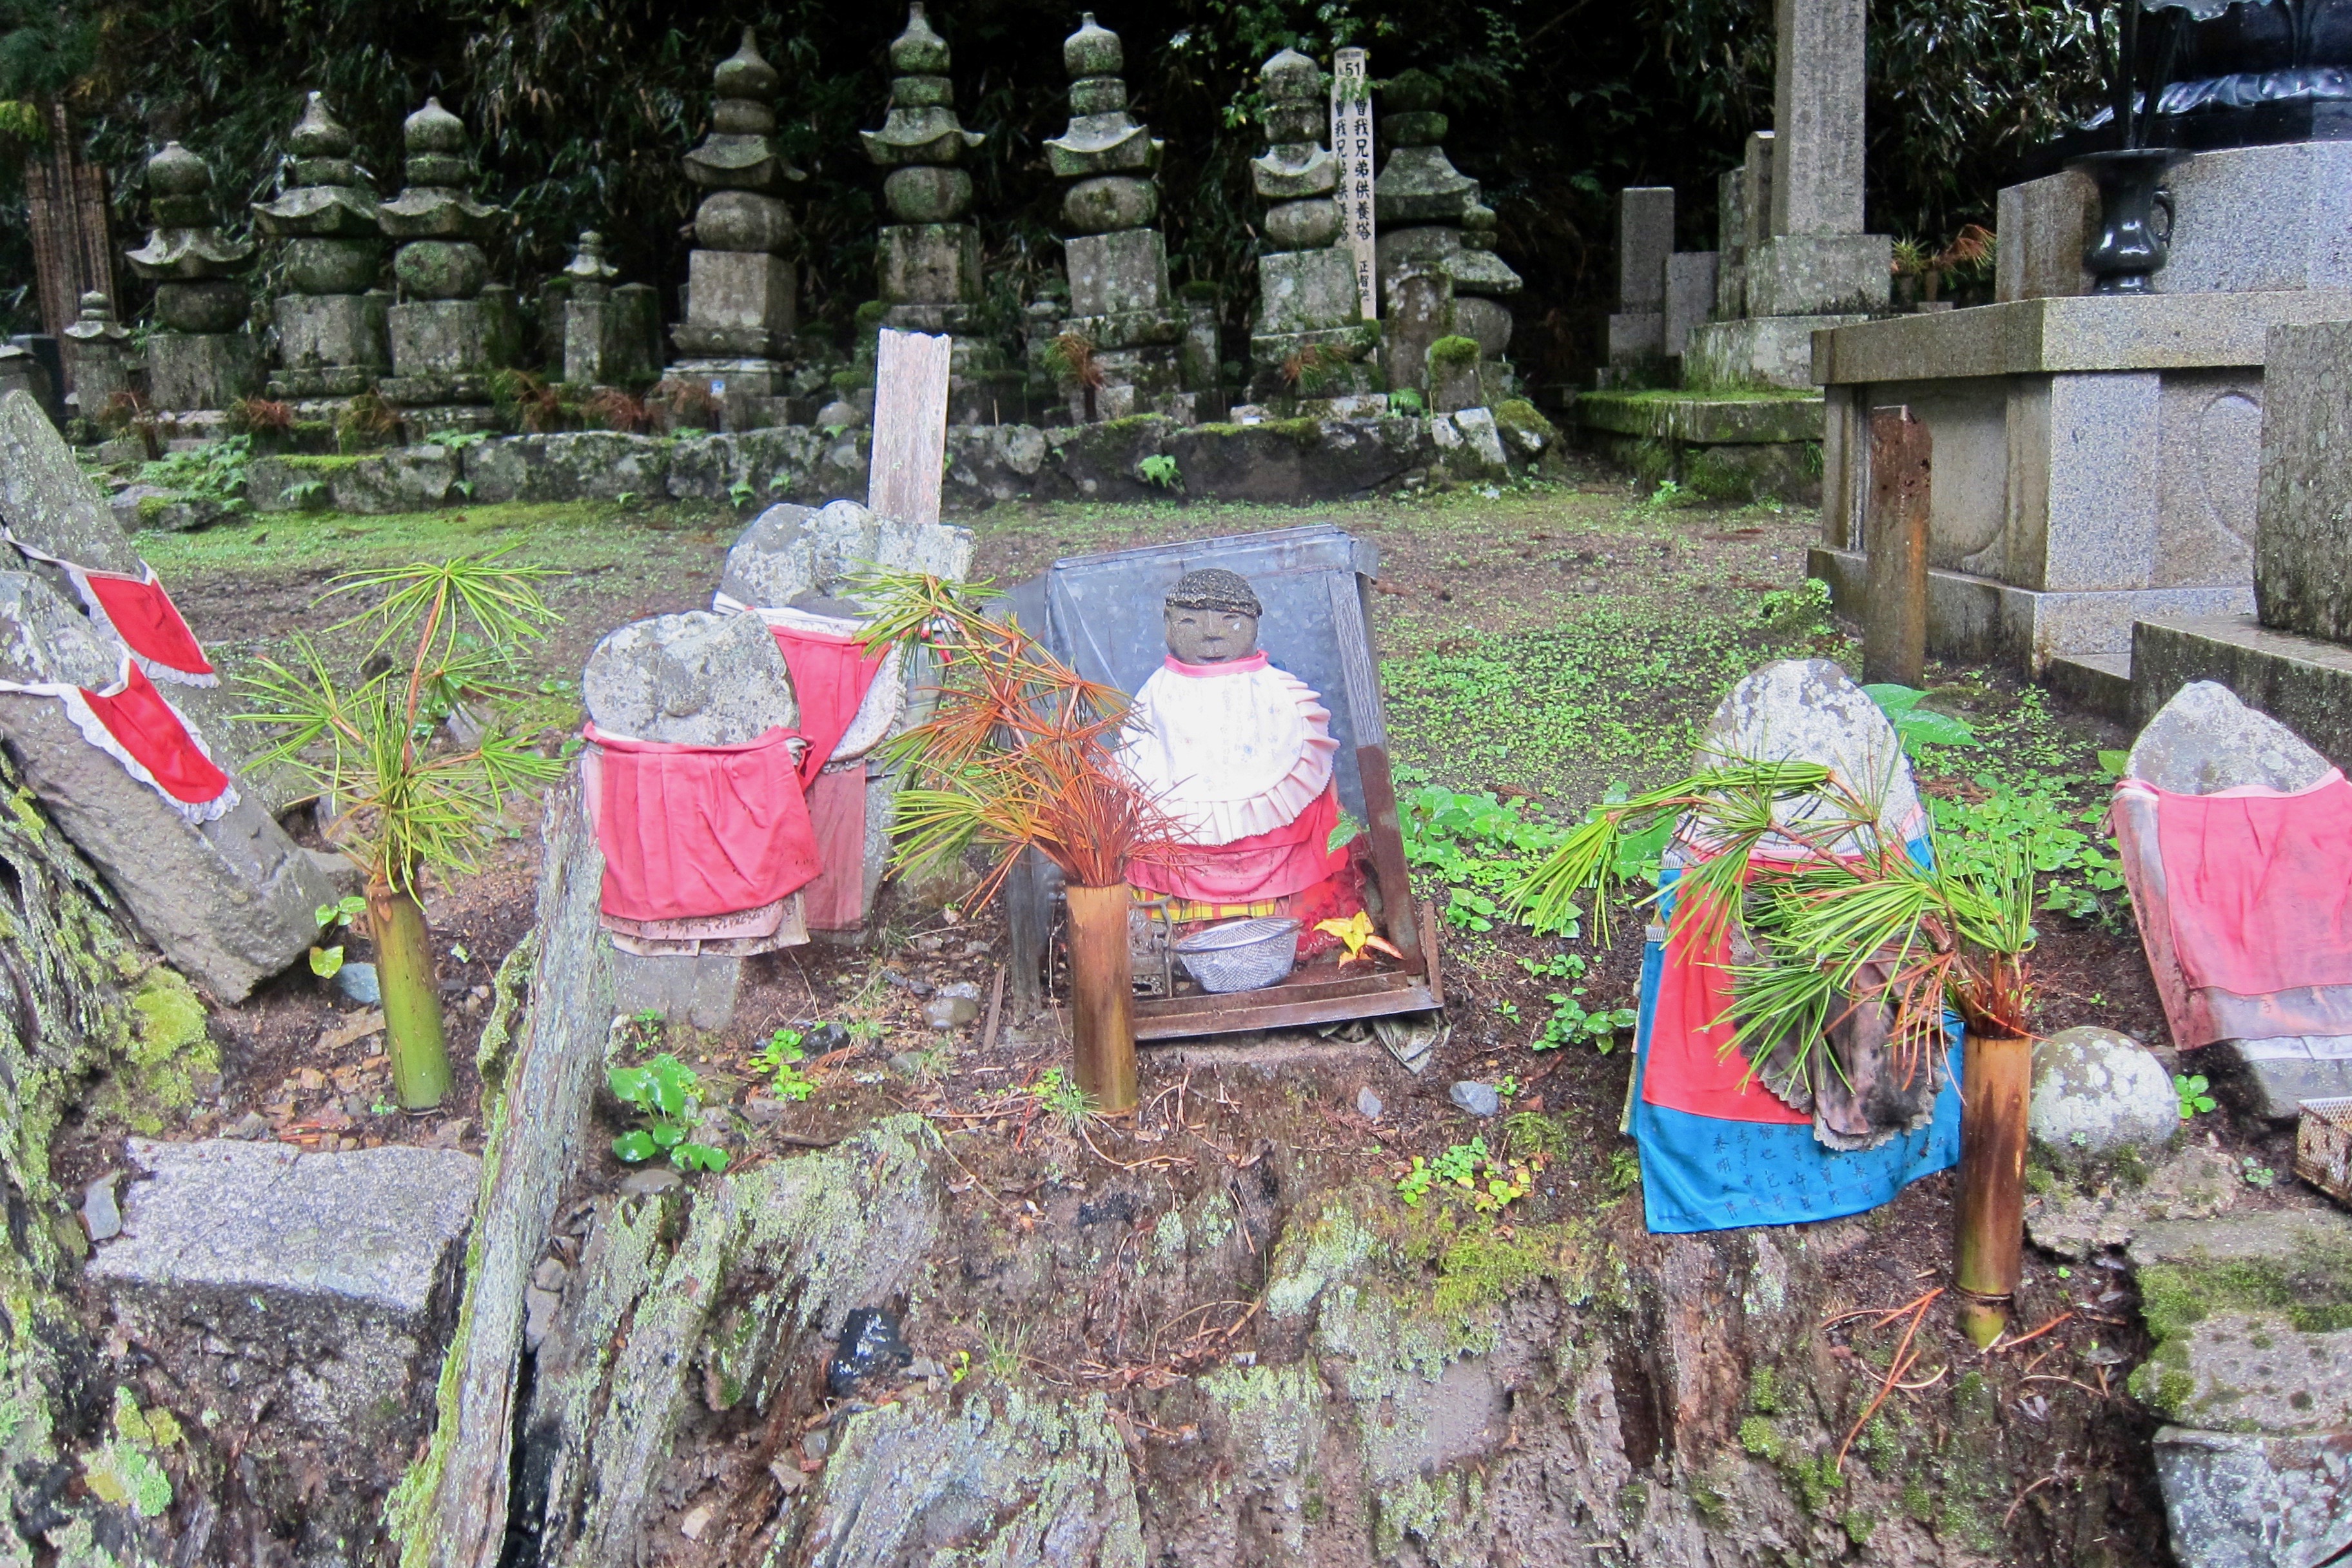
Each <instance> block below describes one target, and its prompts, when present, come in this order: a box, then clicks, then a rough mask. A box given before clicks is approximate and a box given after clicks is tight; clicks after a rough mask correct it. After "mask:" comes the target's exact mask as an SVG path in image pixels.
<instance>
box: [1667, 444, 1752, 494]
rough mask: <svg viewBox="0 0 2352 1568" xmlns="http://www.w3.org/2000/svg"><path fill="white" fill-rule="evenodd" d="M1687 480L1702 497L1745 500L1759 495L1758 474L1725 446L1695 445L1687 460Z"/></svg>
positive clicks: (1684, 472) (1684, 466)
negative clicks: (1729, 452) (1732, 454)
mask: <svg viewBox="0 0 2352 1568" xmlns="http://www.w3.org/2000/svg"><path fill="white" fill-rule="evenodd" d="M1683 475H1684V482H1685V484H1687V485H1688V486H1689V487H1690V489H1691V492H1692V493H1693V494H1694V495H1696V496H1697V497H1699V499H1701V500H1712V501H1745V500H1753V499H1754V497H1755V494H1756V477H1755V475H1754V473H1753V472H1752V471H1751V470H1750V469H1749V468H1748V466H1747V465H1746V464H1744V463H1742V462H1740V461H1739V460H1738V458H1734V457H1732V456H1730V455H1728V454H1727V453H1726V452H1725V451H1723V450H1722V449H1720V448H1718V447H1696V448H1693V449H1692V450H1691V451H1690V453H1689V455H1688V456H1687V458H1685V461H1684V463H1683Z"/></svg>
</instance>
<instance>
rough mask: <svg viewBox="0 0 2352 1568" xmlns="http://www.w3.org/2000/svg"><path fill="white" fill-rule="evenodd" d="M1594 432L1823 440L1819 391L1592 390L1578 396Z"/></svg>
mask: <svg viewBox="0 0 2352 1568" xmlns="http://www.w3.org/2000/svg"><path fill="white" fill-rule="evenodd" d="M1576 418H1577V422H1578V423H1579V424H1580V425H1582V426H1584V427H1585V428H1586V429H1588V430H1606V431H1609V432H1611V433H1612V434H1614V435H1619V436H1643V437H1649V438H1651V439H1653V440H1658V441H1690V442H1696V443H1698V444H1700V445H1703V446H1716V445H1721V444H1727V443H1731V442H1747V441H1818V440H1820V439H1821V438H1822V395H1821V394H1820V393H1818V392H1777V391H1776V392H1588V393H1586V394H1584V395H1582V396H1580V397H1579V398H1578V399H1577V400H1576Z"/></svg>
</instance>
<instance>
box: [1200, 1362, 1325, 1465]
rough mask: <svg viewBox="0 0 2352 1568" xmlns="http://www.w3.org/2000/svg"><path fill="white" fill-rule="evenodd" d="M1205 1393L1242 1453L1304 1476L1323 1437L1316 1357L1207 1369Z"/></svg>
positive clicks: (1203, 1383)
mask: <svg viewBox="0 0 2352 1568" xmlns="http://www.w3.org/2000/svg"><path fill="white" fill-rule="evenodd" d="M1200 1389H1201V1392H1202V1394H1204V1395H1206V1396H1207V1397H1208V1400H1209V1402H1210V1403H1211V1404H1212V1405H1215V1406H1216V1409H1217V1412H1218V1414H1219V1415H1221V1416H1223V1419H1224V1421H1225V1425H1226V1426H1227V1428H1228V1429H1229V1430H1230V1431H1231V1432H1232V1434H1233V1438H1234V1444H1233V1446H1234V1450H1235V1451H1236V1452H1237V1453H1242V1454H1254V1456H1255V1458H1257V1459H1258V1460H1259V1461H1260V1462H1261V1463H1263V1464H1264V1465H1265V1467H1266V1468H1267V1469H1269V1470H1271V1471H1272V1472H1274V1473H1275V1474H1276V1475H1284V1476H1290V1475H1300V1476H1303V1475H1304V1474H1305V1473H1306V1472H1307V1469H1308V1468H1310V1467H1311V1466H1312V1465H1313V1463H1314V1459H1315V1450H1316V1447H1317V1446H1318V1444H1319V1442H1320V1441H1321V1432H1322V1423H1323V1405H1324V1388H1323V1379H1322V1378H1321V1376H1320V1375H1318V1373H1317V1372H1316V1370H1315V1367H1314V1363H1311V1362H1306V1361H1299V1362H1293V1363H1289V1364H1288V1365H1286V1366H1241V1365H1237V1364H1235V1363H1232V1362H1227V1363H1225V1364H1223V1366H1220V1367H1217V1368H1215V1369H1214V1370H1213V1371H1211V1372H1209V1373H1204V1374H1203V1375H1202V1377H1201V1379H1200Z"/></svg>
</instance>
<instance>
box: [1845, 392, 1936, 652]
mask: <svg viewBox="0 0 2352 1568" xmlns="http://www.w3.org/2000/svg"><path fill="white" fill-rule="evenodd" d="M1934 469H1935V442H1934V441H1933V440H1932V439H1931V438H1930V437H1929V436H1928V433H1927V426H1925V425H1922V424H1920V423H1919V421H1918V420H1917V419H1916V418H1914V417H1913V416H1912V414H1911V410H1910V409H1909V408H1907V407H1898V408H1874V409H1872V410H1871V411H1870V510H1869V511H1868V513H1867V514H1865V516H1864V522H1863V549H1864V552H1865V553H1866V555H1867V558H1868V562H1869V574H1870V601H1869V603H1868V604H1866V605H1864V607H1863V617H1862V624H1863V639H1862V649H1863V652H1862V678H1863V679H1864V681H1869V682H1877V681H1891V682H1893V683H1894V684H1895V685H1897V686H1914V687H1916V686H1917V685H1919V684H1920V683H1921V681H1922V680H1923V679H1924V678H1925V674H1926V670H1927V503H1928V497H1929V492H1930V488H1931V485H1932V482H1933V478H1934Z"/></svg>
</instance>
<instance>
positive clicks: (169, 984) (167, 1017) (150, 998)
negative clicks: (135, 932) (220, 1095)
mask: <svg viewBox="0 0 2352 1568" xmlns="http://www.w3.org/2000/svg"><path fill="white" fill-rule="evenodd" d="M125 1022H126V1023H127V1024H128V1026H129V1027H128V1030H127V1031H126V1034H125V1036H124V1038H123V1040H122V1045H121V1052H120V1055H119V1058H118V1059H117V1063H116V1066H115V1068H114V1071H113V1073H112V1074H111V1075H110V1077H109V1078H108V1079H107V1081H106V1083H105V1084H104V1085H103V1086H102V1087H101V1088H100V1090H99V1092H98V1094H97V1095H96V1096H95V1101H94V1105H93V1109H92V1114H94V1115H97V1116H100V1117H101V1118H104V1119H106V1120H110V1121H119V1122H121V1124H123V1125H125V1126H127V1127H129V1128H131V1130H132V1131H137V1132H140V1133H143V1134H145V1135H146V1136H148V1137H151V1138H152V1137H153V1136H155V1135H156V1134H157V1133H159V1132H161V1131H163V1113H164V1112H165V1111H167V1110H187V1109H188V1108H189V1107H190V1106H192V1105H194V1103H195V1098H196V1097H195V1086H194V1078H195V1075H196V1074H198V1073H210V1072H218V1071H219V1070H220V1047H218V1046H216V1045H215V1044H214V1043H213V1038H212V1034H211V1030H210V1028H209V1026H208V1024H207V1021H206V1018H205V1005H204V1003H203V1002H201V1001H199V1000H198V999H197V997H196V993H195V989H194V987H193V986H191V985H190V984H188V983H187V981H186V980H185V979H184V978H182V977H181V975H180V974H179V973H177V972H176V971H174V970H172V969H170V968H167V967H166V966H164V965H163V964H161V963H158V964H155V965H153V966H152V967H151V968H149V969H147V970H146V971H145V972H144V973H142V974H141V975H140V976H139V980H138V984H137V988H136V989H135V990H134V991H133V992H132V993H131V1001H130V1013H129V1016H128V1017H127V1018H126V1020H125Z"/></svg>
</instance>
